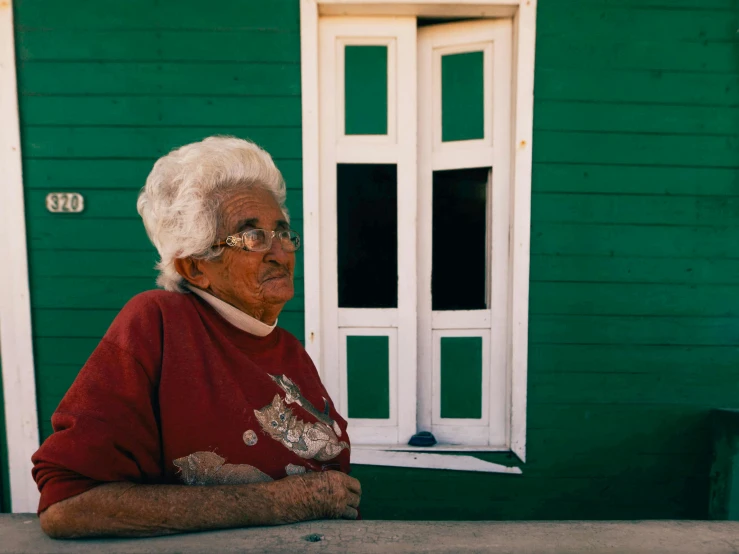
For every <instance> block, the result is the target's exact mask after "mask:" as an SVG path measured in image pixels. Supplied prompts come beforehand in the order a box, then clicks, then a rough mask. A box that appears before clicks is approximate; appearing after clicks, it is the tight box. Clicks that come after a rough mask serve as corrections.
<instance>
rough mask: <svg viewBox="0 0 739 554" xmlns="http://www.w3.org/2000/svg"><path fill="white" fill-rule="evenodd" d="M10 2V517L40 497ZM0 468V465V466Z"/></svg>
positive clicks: (1, 228) (2, 93)
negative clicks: (34, 460)
mask: <svg viewBox="0 0 739 554" xmlns="http://www.w3.org/2000/svg"><path fill="white" fill-rule="evenodd" d="M14 37H15V34H14V32H13V0H9V2H5V3H4V5H3V6H0V121H1V122H2V124H1V125H0V168H2V174H0V253H1V256H2V259H3V261H4V263H5V271H4V272H3V273H2V278H1V279H0V356H1V357H2V358H0V359H1V360H2V362H1V363H2V367H3V390H4V396H5V399H4V404H5V432H6V437H7V442H8V472H9V474H10V498H11V509H12V511H13V512H35V511H36V508H37V507H38V500H39V493H38V489H37V487H36V483H35V482H34V480H33V478H32V476H31V467H32V466H31V455H32V454H33V453H34V452H35V451H36V450H38V447H39V430H38V413H37V411H36V378H35V372H34V364H33V339H32V336H33V335H32V330H31V298H30V290H29V285H28V251H27V247H26V244H27V243H26V216H25V209H24V205H23V175H22V169H21V142H20V117H19V113H18V92H17V76H16V70H15V45H14V42H13V41H14ZM0 463H3V462H2V461H0Z"/></svg>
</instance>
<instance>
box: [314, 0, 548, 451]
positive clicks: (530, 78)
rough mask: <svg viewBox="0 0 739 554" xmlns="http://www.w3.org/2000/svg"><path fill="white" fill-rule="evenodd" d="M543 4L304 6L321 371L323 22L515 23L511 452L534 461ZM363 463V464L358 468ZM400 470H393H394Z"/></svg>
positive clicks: (351, 0)
mask: <svg viewBox="0 0 739 554" xmlns="http://www.w3.org/2000/svg"><path fill="white" fill-rule="evenodd" d="M536 5H537V3H536V0H497V1H495V0H463V1H462V2H458V3H457V2H455V3H451V2H449V0H406V1H403V2H399V1H396V0H371V1H367V2H363V1H361V0H301V4H300V37H301V38H300V40H301V75H302V81H301V85H302V113H303V136H302V138H303V217H304V235H305V245H306V247H305V290H306V295H305V335H306V336H305V338H306V350H307V351H308V353H309V354H310V356H311V358H312V359H313V361H314V363H315V364H316V366H317V367H318V368H319V371H322V366H323V353H322V351H321V350H322V349H321V343H322V342H323V337H322V335H321V333H322V328H323V327H322V325H323V321H322V317H323V314H322V310H321V305H322V299H321V286H320V284H321V270H320V266H321V264H320V259H321V258H320V223H321V217H320V215H321V214H320V194H319V187H318V183H319V180H320V157H319V156H320V154H319V83H318V57H319V51H318V19H319V16H320V15H349V16H351V15H362V16H398V15H415V16H419V15H420V16H456V17H465V16H467V17H512V18H513V37H514V39H513V50H514V53H513V54H514V58H513V59H514V61H513V83H512V86H513V88H512V94H513V125H512V128H513V136H512V145H513V147H512V152H511V156H512V163H511V166H512V176H511V179H512V187H511V204H512V212H511V217H512V223H511V237H510V251H511V264H510V272H511V275H510V281H509V282H510V283H512V290H511V294H510V299H511V300H510V304H511V305H510V307H509V309H510V319H509V321H510V322H511V338H510V352H509V354H508V360H509V367H510V368H511V383H510V388H511V403H512V405H511V422H510V430H511V435H510V449H511V450H512V451H513V452H514V453H515V454H516V455H517V456H518V457H519V458H520V459H521V460H522V461H525V459H526V387H527V364H528V292H529V250H530V249H529V244H530V225H531V165H532V137H533V110H534V52H535V41H536ZM357 463H361V462H359V461H358V462H357ZM388 465H392V464H388Z"/></svg>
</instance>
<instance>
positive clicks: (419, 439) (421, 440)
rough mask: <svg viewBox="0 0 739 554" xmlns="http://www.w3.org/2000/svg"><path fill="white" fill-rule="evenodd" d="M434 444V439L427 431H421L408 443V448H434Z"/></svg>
mask: <svg viewBox="0 0 739 554" xmlns="http://www.w3.org/2000/svg"><path fill="white" fill-rule="evenodd" d="M435 444H436V438H435V437H434V435H432V434H431V433H429V432H428V431H421V432H420V433H416V434H415V435H413V436H412V437H411V440H409V441H408V446H434V445H435Z"/></svg>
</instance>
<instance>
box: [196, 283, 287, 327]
mask: <svg viewBox="0 0 739 554" xmlns="http://www.w3.org/2000/svg"><path fill="white" fill-rule="evenodd" d="M187 288H189V289H190V290H191V291H192V292H194V293H195V294H197V295H198V296H199V297H200V298H202V299H203V300H205V301H206V302H207V303H208V304H210V306H211V307H212V308H213V309H214V310H215V311H216V312H218V315H220V316H221V317H222V318H223V319H225V320H226V321H228V322H229V323H230V324H231V325H233V326H234V327H237V328H239V329H241V330H242V331H246V332H247V333H251V334H252V335H256V336H258V337H266V336H267V335H269V334H270V333H271V332H272V331H273V330H274V328H275V327H277V321H275V324H274V325H267V324H266V323H263V322H261V321H259V320H258V319H257V318H255V317H252V316H250V315H249V314H247V313H245V312H242V311H241V310H239V309H238V308H237V307H235V306H232V305H231V304H229V303H228V302H224V301H223V300H221V299H220V298H217V297H215V296H213V295H212V294H210V293H209V292H205V291H204V290H201V289H199V288H197V287H193V286H190V285H187Z"/></svg>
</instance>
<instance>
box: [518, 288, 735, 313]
mask: <svg viewBox="0 0 739 554" xmlns="http://www.w3.org/2000/svg"><path fill="white" fill-rule="evenodd" d="M530 313H531V314H544V315H555V314H573V315H574V314H579V315H635V316H653V315H660V316H678V317H679V316H704V317H706V316H718V317H735V316H737V315H739V297H737V296H736V285H701V286H694V285H666V284H665V285H652V284H646V285H644V284H641V283H547V282H534V283H531V288H530Z"/></svg>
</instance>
